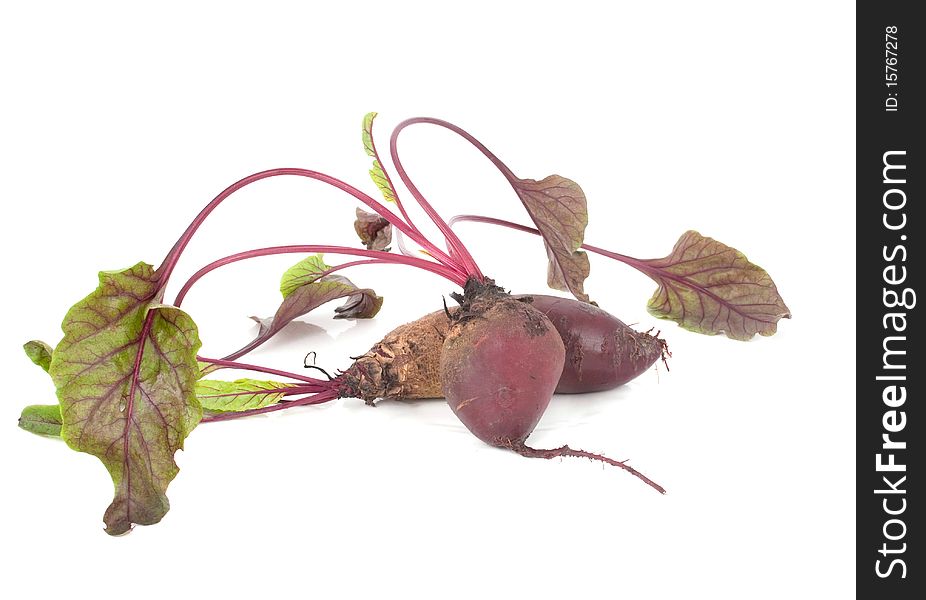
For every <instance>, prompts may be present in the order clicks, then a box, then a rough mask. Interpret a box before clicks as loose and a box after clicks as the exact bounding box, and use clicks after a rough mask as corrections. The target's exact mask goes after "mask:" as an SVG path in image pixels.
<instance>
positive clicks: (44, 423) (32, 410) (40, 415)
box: [19, 404, 61, 437]
mask: <svg viewBox="0 0 926 600" xmlns="http://www.w3.org/2000/svg"><path fill="white" fill-rule="evenodd" d="M19 426H20V428H22V429H25V430H26V431H28V432H29V433H34V434H37V435H47V436H52V437H57V436H60V435H61V408H60V407H59V406H58V405H57V404H33V405H32V406H27V407H26V408H24V409H23V412H22V414H21V415H20V416H19Z"/></svg>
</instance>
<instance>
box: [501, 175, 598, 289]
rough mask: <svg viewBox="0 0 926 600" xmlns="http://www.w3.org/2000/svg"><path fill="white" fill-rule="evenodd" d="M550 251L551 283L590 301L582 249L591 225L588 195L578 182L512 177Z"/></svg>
mask: <svg viewBox="0 0 926 600" xmlns="http://www.w3.org/2000/svg"><path fill="white" fill-rule="evenodd" d="M510 181H511V185H512V187H514V190H515V192H517V194H518V196H519V197H520V198H521V202H522V203H523V204H524V208H526V209H527V212H528V214H529V215H530V217H531V220H532V221H533V222H534V224H535V225H536V226H537V229H538V230H539V232H540V235H541V237H543V245H544V248H545V249H546V251H547V258H548V259H549V265H548V267H547V285H549V286H550V287H551V288H553V289H555V290H560V291H564V292H570V293H571V294H572V295H573V296H575V297H576V298H578V299H579V300H581V301H583V302H589V298H588V294H586V293H585V289H584V284H585V279H586V278H587V277H588V274H589V271H590V266H589V262H588V255H587V254H586V253H585V252H582V251H581V250H579V247H580V246H582V241H583V239H584V237H585V228H586V226H587V225H588V208H587V205H586V200H585V194H584V193H583V192H582V188H580V187H579V184H577V183H576V182H575V181H572V180H571V179H566V178H565V177H560V176H559V175H550V176H549V177H545V178H544V179H542V180H541V181H535V180H533V179H516V178H513V179H510Z"/></svg>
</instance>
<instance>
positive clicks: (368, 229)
mask: <svg viewBox="0 0 926 600" xmlns="http://www.w3.org/2000/svg"><path fill="white" fill-rule="evenodd" d="M354 231H356V232H357V235H358V236H360V241H362V242H363V245H364V246H366V247H367V250H385V251H387V252H388V251H389V244H391V243H392V224H391V223H389V221H387V220H386V219H384V218H383V217H381V216H379V215H378V214H376V213H371V212H367V211H365V210H363V209H362V208H358V209H357V219H356V220H355V221H354Z"/></svg>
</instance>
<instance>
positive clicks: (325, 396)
mask: <svg viewBox="0 0 926 600" xmlns="http://www.w3.org/2000/svg"><path fill="white" fill-rule="evenodd" d="M337 398H338V393H337V391H336V390H329V391H325V392H319V393H317V394H314V395H312V396H307V397H305V398H300V399H299V400H291V401H289V402H286V403H280V404H271V405H270V406H264V407H263V408H253V409H251V410H243V411H240V412H227V413H219V414H217V415H210V416H208V417H203V419H202V421H201V422H202V423H215V422H217V421H230V420H232V419H240V418H241V417H251V416H254V415H261V414H264V413H269V412H275V411H278V410H285V409H287V408H293V407H294V406H310V405H312V404H322V403H324V402H330V401H331V400H337Z"/></svg>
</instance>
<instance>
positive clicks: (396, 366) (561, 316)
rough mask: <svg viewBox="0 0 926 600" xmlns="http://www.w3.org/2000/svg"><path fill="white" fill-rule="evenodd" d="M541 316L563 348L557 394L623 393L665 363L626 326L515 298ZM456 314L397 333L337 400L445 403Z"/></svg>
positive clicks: (558, 303) (561, 301) (357, 368)
mask: <svg viewBox="0 0 926 600" xmlns="http://www.w3.org/2000/svg"><path fill="white" fill-rule="evenodd" d="M513 298H516V299H521V300H524V301H525V302H529V303H530V305H531V306H532V307H534V308H535V309H537V310H539V311H540V312H542V313H543V314H545V315H546V316H547V318H548V319H549V320H550V322H551V323H552V325H553V327H554V328H555V329H556V331H558V332H559V335H560V337H561V338H562V341H563V344H564V345H565V350H566V356H565V364H564V366H563V370H562V375H561V376H560V378H559V383H558V384H557V386H556V390H555V393H557V394H581V393H585V392H600V391H603V390H610V389H613V388H615V387H617V386H619V385H623V384H625V383H627V382H628V381H630V380H631V379H634V378H635V377H637V376H638V375H640V374H642V373H643V372H644V371H646V370H647V369H648V368H650V367H651V366H652V365H653V363H655V362H656V361H657V360H659V359H660V358H664V357H666V356H668V349H667V347H666V343H665V341H664V340H662V339H660V338H659V337H655V336H652V335H650V334H648V333H645V332H640V331H636V330H634V329H632V328H631V327H629V326H627V325H625V324H624V323H623V321H621V320H620V319H618V318H617V317H615V316H613V315H611V314H609V313H608V312H606V311H604V310H602V309H600V308H598V307H596V306H593V305H591V304H587V303H585V302H579V301H578V300H573V299H572V298H558V297H556V296H546V295H542V294H536V295H531V296H525V295H522V296H513ZM456 311H457V309H455V308H453V309H450V310H449V311H443V310H438V311H435V312H432V313H429V314H427V315H425V316H423V317H421V318H420V319H418V320H417V321H412V322H411V323H406V324H405V325H400V326H399V327H397V328H395V329H394V330H392V331H391V332H389V333H388V334H386V336H385V337H383V339H382V340H380V341H379V342H377V343H376V345H374V346H373V347H372V348H370V350H369V351H368V352H366V353H365V354H363V355H362V356H359V357H357V358H356V360H355V361H354V364H352V365H351V366H350V368H348V369H347V370H346V371H345V372H344V373H342V374H341V375H340V376H339V378H338V379H339V380H340V381H341V382H342V384H343V385H342V388H341V392H342V396H350V397H357V398H363V399H364V400H365V401H366V402H367V404H373V403H374V401H375V400H377V399H378V398H388V399H391V400H415V399H420V398H440V397H442V396H443V391H442V390H441V382H440V359H441V349H442V347H443V345H444V340H445V338H446V337H447V335H448V334H449V333H450V329H451V324H452V316H453V315H454V314H455V313H456Z"/></svg>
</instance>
